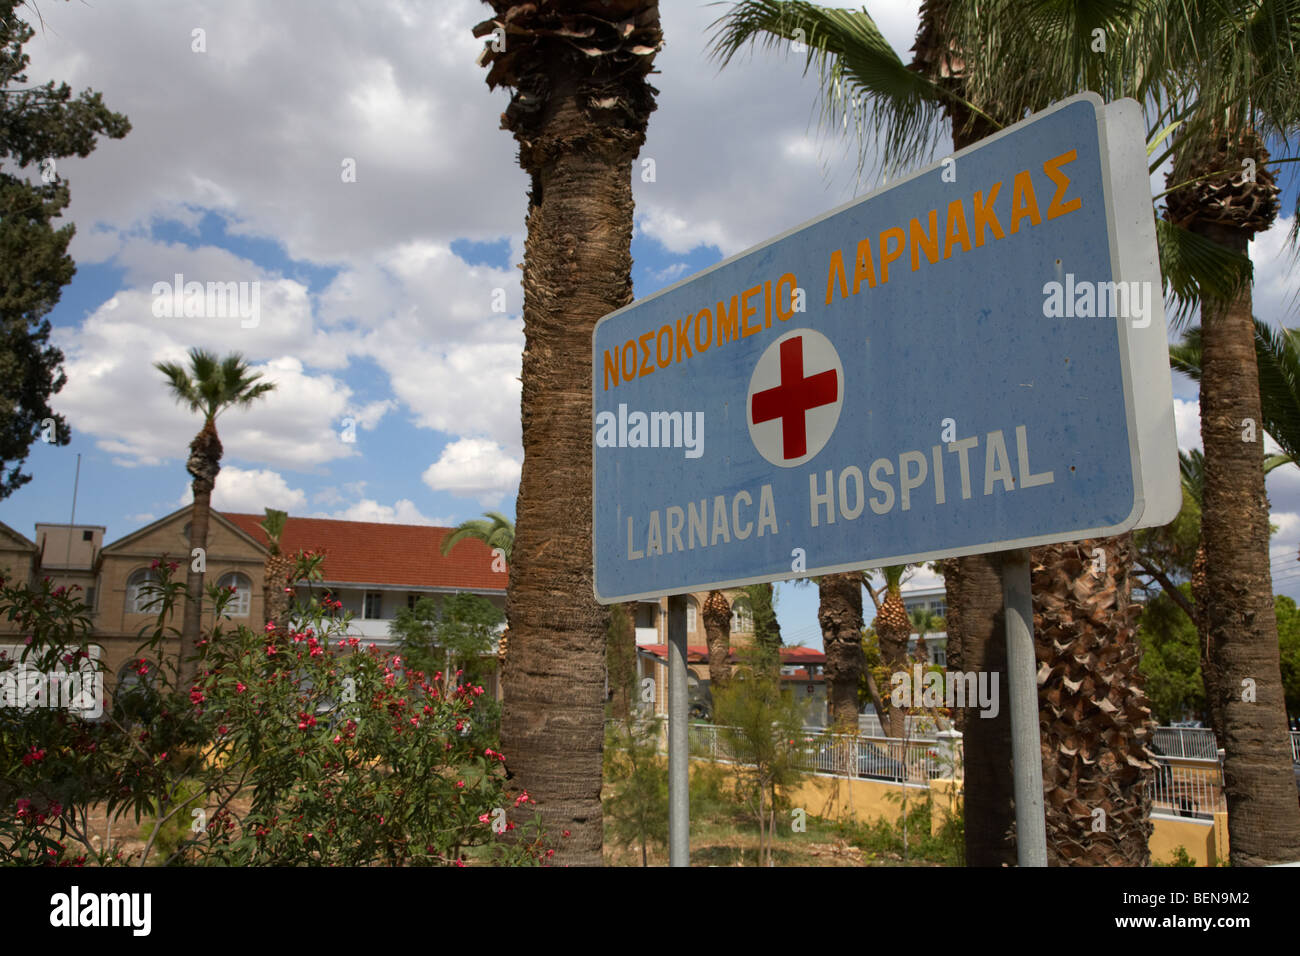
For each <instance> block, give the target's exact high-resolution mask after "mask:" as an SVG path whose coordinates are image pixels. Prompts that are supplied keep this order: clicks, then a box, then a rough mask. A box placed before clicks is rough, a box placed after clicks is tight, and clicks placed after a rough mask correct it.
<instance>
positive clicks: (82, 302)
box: [0, 0, 1300, 646]
mask: <svg viewBox="0 0 1300 956" xmlns="http://www.w3.org/2000/svg"><path fill="white" fill-rule="evenodd" d="M38 5H39V7H40V10H41V14H42V15H43V17H44V21H45V22H44V27H43V28H38V34H37V36H36V37H35V38H34V39H33V40H32V41H31V42H30V43H29V44H28V46H27V51H28V53H29V54H30V55H31V57H32V66H31V69H30V71H29V75H30V78H31V79H32V80H34V81H36V82H37V83H41V82H44V81H46V80H48V79H55V80H60V81H63V80H66V81H67V82H68V83H70V84H71V85H72V87H73V89H74V90H81V89H84V88H86V87H90V88H93V89H95V90H98V91H101V92H102V93H103V94H104V99H105V102H106V103H107V104H108V105H109V106H110V108H112V109H115V110H118V111H121V112H124V113H126V114H127V115H128V117H129V118H130V120H131V123H132V125H133V130H132V132H131V133H130V134H129V135H128V136H127V137H126V138H125V139H123V140H120V141H102V142H101V144H100V146H99V148H98V149H97V150H96V151H95V152H94V153H93V154H92V155H91V156H90V157H88V158H86V159H76V158H73V159H68V160H62V161H60V162H59V164H58V173H59V175H60V176H61V177H63V178H64V179H66V180H67V181H68V182H69V183H70V185H71V190H72V204H71V207H70V209H69V211H68V214H67V218H68V219H69V220H70V221H72V222H74V223H75V224H76V227H77V235H76V237H75V239H74V240H73V243H72V246H71V253H72V255H73V257H74V259H75V260H76V262H77V275H76V278H75V279H74V280H73V282H72V284H71V285H70V286H69V287H67V288H66V289H65V290H64V294H63V299H62V301H61V302H60V304H59V306H58V307H57V308H56V309H55V311H54V312H53V313H52V315H51V317H50V318H51V321H52V323H53V324H54V326H55V328H56V331H55V341H56V343H57V345H58V346H59V347H60V348H61V349H63V351H64V353H65V363H64V368H65V370H66V373H67V378H68V383H67V385H66V386H65V387H64V389H63V390H62V392H60V393H59V394H58V395H57V396H55V398H54V400H53V405H54V407H55V409H56V410H57V411H59V412H60V413H62V414H63V415H65V416H66V417H67V419H68V421H69V423H70V425H71V427H72V431H73V441H72V444H71V445H70V446H67V447H62V448H53V447H49V446H43V445H40V444H38V445H37V446H35V447H34V448H33V451H32V454H31V457H30V458H29V459H28V462H27V465H26V468H25V470H27V471H29V472H30V473H31V474H33V475H34V480H33V481H32V482H31V483H30V484H29V485H27V486H26V487H25V488H23V489H22V490H20V491H19V492H17V493H16V494H14V495H13V496H12V497H10V498H9V499H6V500H5V501H3V502H0V520H2V521H4V522H5V523H7V524H9V525H11V526H13V527H15V528H17V529H18V530H20V531H22V532H24V533H25V534H28V535H31V534H32V533H33V529H32V525H33V523H34V522H35V521H66V520H68V516H69V511H70V508H71V504H72V491H73V479H74V472H75V467H76V458H77V454H78V453H80V454H81V456H82V460H81V480H80V492H79V495H78V498H77V512H76V514H77V520H78V521H79V522H86V523H93V524H102V525H106V526H107V528H108V533H107V540H110V541H111V540H113V539H116V538H118V537H121V536H122V535H124V534H127V533H129V532H130V531H132V530H134V529H136V528H138V527H140V526H141V525H142V524H145V523H147V522H149V521H150V520H152V519H155V518H158V517H161V516H162V515H165V514H167V513H169V512H171V511H173V510H175V509H176V508H178V507H180V506H181V505H183V504H185V503H187V502H188V501H189V490H188V476H187V475H186V473H185V467H184V457H185V453H186V446H187V444H188V442H189V440H190V439H191V438H192V437H193V435H194V433H195V431H196V430H197V427H198V424H199V423H198V422H197V420H196V418H195V417H194V416H193V415H191V414H190V413H189V412H187V411H186V410H185V409H183V408H181V407H179V406H177V405H176V404H175V403H174V402H172V400H171V399H170V398H169V397H168V394H167V392H166V391H165V389H164V388H163V384H162V379H161V376H160V375H159V373H158V372H157V371H155V370H154V369H153V367H152V363H153V362H155V361H160V360H175V361H181V360H183V359H184V357H185V352H186V350H187V349H188V348H190V347H192V346H195V345H198V346H202V347H204V348H208V349H211V350H214V351H217V352H219V353H222V354H224V353H226V352H230V351H239V352H242V353H243V354H244V355H245V356H246V358H247V359H248V360H249V361H250V362H251V363H252V364H253V366H254V367H255V369H256V370H257V371H260V372H262V373H263V374H264V375H265V376H266V378H268V379H272V380H274V381H275V382H276V385H277V388H276V390H275V392H273V393H272V394H270V395H269V396H268V397H267V398H266V399H265V400H263V401H261V402H259V404H258V406H257V407H256V410H255V411H230V412H227V413H226V414H225V415H223V416H222V418H221V419H220V420H219V427H220V432H221V438H222V442H223V444H224V446H225V458H224V460H223V468H222V472H221V476H220V479H219V480H218V483H217V488H216V492H215V496H214V504H215V506H216V507H217V508H220V509H223V510H234V511H251V512H260V511H261V510H262V508H264V507H279V508H283V509H286V510H288V511H289V512H290V513H291V514H294V515H316V516H321V517H337V518H349V519H358V520H370V521H390V522H402V523H433V524H454V523H457V522H459V521H461V520H463V519H465V518H469V517H474V516H476V515H478V514H479V513H480V512H482V511H483V510H484V509H488V508H491V509H499V510H501V511H504V512H505V513H507V514H513V510H514V499H515V493H516V488H517V483H518V477H519V463H520V459H521V457H522V450H521V446H520V426H519V382H518V379H517V376H518V374H519V367H520V352H521V349H522V346H523V333H522V321H521V318H520V309H521V306H522V299H521V295H522V293H521V289H520V283H519V275H520V273H519V271H518V269H517V268H515V264H516V263H518V262H520V261H521V260H522V246H523V226H524V213H525V202H526V200H525V192H526V180H525V177H524V175H523V174H522V173H521V172H520V171H519V169H518V167H517V166H516V164H515V146H514V142H513V140H512V138H511V137H510V135H509V134H508V133H506V132H504V131H502V130H501V129H500V128H499V116H500V113H501V111H502V110H503V109H504V107H505V105H506V102H507V93H506V92H505V91H503V90H499V89H498V90H496V91H489V90H488V89H487V86H486V84H485V83H484V81H483V77H484V71H483V70H482V69H481V68H480V67H478V66H477V65H476V64H475V59H476V57H477V55H478V52H479V50H480V49H481V47H482V44H481V42H480V41H476V40H474V38H473V37H472V35H471V33H470V28H471V27H472V26H473V25H474V24H475V23H477V22H479V21H480V20H482V19H485V18H486V16H487V11H488V8H487V7H486V6H485V5H484V4H482V3H479V2H477V0H437V2H436V3H420V2H415V0H391V2H374V3H367V4H364V5H358V4H350V3H337V2H332V0H310V2H306V0H304V2H299V0H276V2H266V0H263V2H259V3H254V2H252V0H207V2H204V0H173V2H169V3H166V4H158V3H145V2H141V0H116V2H113V3H109V2H108V0H78V2H76V3H57V2H52V0H46V2H43V3H39V4H38ZM662 8H663V10H662V15H663V27H664V33H665V37H666V46H665V48H664V50H663V51H662V52H661V53H660V54H659V56H658V58H657V61H656V62H657V66H658V68H659V70H660V71H661V72H660V74H658V75H657V76H655V77H653V78H652V79H653V82H654V84H655V86H657V87H658V88H659V90H660V95H659V98H658V104H659V106H658V110H657V111H656V112H655V113H654V114H653V115H652V117H651V121H650V129H649V135H648V140H647V143H646V146H645V148H644V150H643V152H642V157H646V158H652V159H654V160H655V171H656V175H655V179H654V181H653V182H643V181H641V177H639V176H636V177H633V188H634V192H635V199H636V234H635V237H634V239H633V245H632V252H633V257H634V259H635V266H634V270H633V278H634V281H635V286H636V294H637V296H638V297H639V296H644V295H647V294H649V293H651V292H654V291H655V290H657V289H659V288H661V287H663V286H665V285H667V284H670V283H672V282H674V281H676V280H678V279H680V278H681V277H682V276H684V275H689V274H690V273H692V272H695V271H697V270H699V269H701V268H704V267H706V266H709V265H712V264H713V263H715V262H717V261H719V260H720V259H722V258H724V257H727V256H730V255H733V254H735V253H737V252H739V251H741V250H743V249H745V248H747V247H749V246H751V245H754V244H756V243H758V242H760V241H762V240H764V239H766V238H768V237H770V236H772V235H775V234H778V233H781V232H784V231H785V230H787V229H789V228H790V227H791V226H793V225H796V224H798V223H800V222H802V221H804V220H806V219H809V218H811V217H813V216H814V215H817V214H819V213H821V212H823V211H825V210H827V209H830V208H832V207H834V206H836V205H839V204H840V203H842V202H844V201H846V200H848V199H850V198H852V197H853V196H855V195H859V194H862V193H865V192H868V191H870V190H871V189H872V188H874V187H875V186H876V185H877V184H876V183H875V182H873V181H870V180H862V181H859V180H858V179H857V177H856V176H855V166H856V162H855V157H854V155H853V153H852V152H851V151H850V150H849V149H847V148H846V145H845V143H844V142H843V141H842V140H841V139H839V138H838V137H837V136H835V135H833V134H832V135H830V136H827V135H825V134H823V133H821V132H820V131H819V129H818V125H817V119H818V111H817V104H816V97H817V85H816V82H815V80H814V79H813V78H805V77H803V76H802V68H801V64H802V58H800V57H797V56H793V55H790V54H788V53H785V52H755V53H753V54H752V55H745V56H743V57H742V58H740V59H739V60H738V61H737V62H735V63H733V64H732V65H731V66H730V67H728V68H727V69H726V70H725V71H719V69H718V67H717V65H716V63H714V62H712V61H711V60H710V59H709V57H708V55H707V52H706V47H707V45H708V42H709V37H710V35H711V31H710V30H709V24H710V23H711V22H712V21H713V20H714V19H715V18H716V17H717V16H718V15H719V14H720V12H721V10H722V9H723V8H720V7H718V6H714V5H708V4H698V3H696V2H694V0H669V2H665V3H663V4H662ZM870 8H871V9H872V12H873V14H875V15H876V16H877V20H878V22H879V24H880V26H881V28H882V30H883V31H884V33H885V35H886V37H887V38H888V39H889V41H890V42H891V43H892V44H893V45H894V47H895V49H897V50H898V51H899V52H900V54H901V55H902V56H903V57H904V59H907V58H908V56H909V55H908V53H907V50H908V48H909V47H910V46H911V42H912V37H913V35H914V32H915V27H916V8H917V3H916V2H912V0H886V2H883V3H874V4H871V5H870ZM195 31H202V33H201V34H197V37H199V38H200V39H201V41H202V42H201V43H200V42H199V39H196V32H195ZM200 46H201V47H202V50H199V49H196V48H197V47H200ZM351 171H355V176H351V175H349V173H350V172H351ZM349 179H354V180H355V181H346V180H349ZM1160 188H1163V187H1160ZM1286 200H1287V201H1286V204H1285V205H1284V208H1286V209H1290V208H1291V207H1292V205H1293V201H1294V200H1293V194H1290V193H1289V194H1288V195H1287V197H1286ZM1289 226H1290V221H1289V220H1279V222H1278V224H1277V226H1276V227H1275V228H1274V229H1273V230H1272V231H1271V232H1269V233H1267V234H1264V235H1262V236H1261V237H1259V239H1258V241H1257V242H1256V243H1255V245H1254V249H1253V254H1254V257H1255V262H1256V269H1257V273H1258V280H1257V284H1256V291H1255V295H1256V299H1255V301H1256V312H1257V314H1259V315H1260V316H1261V317H1264V318H1267V319H1269V320H1270V321H1274V322H1279V321H1281V320H1282V318H1283V317H1284V315H1285V308H1286V306H1287V305H1288V304H1291V303H1293V296H1294V290H1295V288H1296V286H1295V284H1294V281H1293V280H1290V279H1289V277H1288V265H1289V257H1288V256H1287V255H1286V254H1285V252H1284V250H1283V239H1284V235H1285V232H1286V230H1287V229H1288V228H1289ZM177 274H180V275H182V276H183V277H184V281H187V282H188V281H199V282H258V283H260V286H259V289H260V295H259V307H260V309H259V314H258V318H257V323H256V325H255V326H254V325H252V323H251V321H249V320H245V319H241V317H240V316H239V315H238V314H235V313H232V314H230V315H229V316H228V317H226V318H211V317H209V318H196V317H191V318H185V317H184V316H183V315H176V316H167V315H157V314H156V311H157V310H156V309H155V308H154V303H155V296H154V294H153V288H154V285H155V283H159V282H166V283H169V284H170V283H172V282H173V281H174V276H176V275H177ZM502 309H504V310H503V311H502ZM1287 321H1288V323H1289V324H1292V325H1294V324H1297V320H1296V318H1295V317H1294V315H1293V316H1292V317H1290V318H1289V319H1287ZM250 326H251V327H250ZM935 371H936V373H937V372H938V371H939V370H935ZM918 387H922V388H924V387H926V386H925V383H924V381H920V382H918ZM1175 394H1176V396H1177V399H1178V422H1179V440H1180V444H1181V445H1183V447H1188V448H1191V447H1199V444H1200V438H1199V423H1198V420H1197V411H1196V390H1195V387H1194V386H1193V385H1192V384H1191V383H1189V382H1186V381H1176V382H1175ZM1269 492H1270V497H1271V502H1272V505H1273V508H1274V513H1273V521H1274V523H1275V524H1276V525H1278V526H1279V529H1280V530H1279V532H1278V534H1277V535H1276V536H1275V538H1274V541H1273V549H1272V550H1273V553H1274V555H1273V556H1274V573H1275V575H1276V576H1277V584H1278V588H1277V589H1278V590H1279V591H1282V592H1284V593H1292V594H1300V564H1297V563H1296V560H1295V557H1296V551H1297V546H1298V545H1300V469H1297V468H1290V467H1288V468H1284V469H1279V470H1278V471H1276V472H1274V474H1273V476H1271V477H1270V479H1269ZM1293 569H1294V570H1293ZM925 578H926V576H925V575H924V574H921V575H920V576H918V577H917V578H916V581H915V583H917V584H923V583H925ZM780 591H781V594H780V616H781V622H782V626H783V631H784V634H785V637H786V639H787V641H791V640H793V641H803V642H804V643H807V644H809V645H810V646H820V634H819V632H818V628H817V623H816V592H815V589H814V588H802V589H794V588H791V587H786V586H782V587H781V588H780Z"/></svg>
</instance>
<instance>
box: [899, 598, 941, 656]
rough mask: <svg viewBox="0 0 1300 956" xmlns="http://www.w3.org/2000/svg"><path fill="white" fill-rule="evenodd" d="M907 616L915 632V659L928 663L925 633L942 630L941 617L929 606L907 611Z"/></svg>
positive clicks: (928, 654)
mask: <svg viewBox="0 0 1300 956" xmlns="http://www.w3.org/2000/svg"><path fill="white" fill-rule="evenodd" d="M907 617H908V620H910V621H911V622H912V630H913V631H915V632H916V651H915V656H916V659H917V660H918V661H920V662H921V663H923V664H928V663H930V650H929V648H927V647H926V644H925V635H927V634H933V633H934V632H935V631H939V630H942V629H943V626H944V621H943V618H941V617H940V616H939V615H938V614H935V613H934V612H933V611H931V610H930V609H929V608H924V607H918V608H916V609H915V610H913V611H911V612H909V613H908V615H907Z"/></svg>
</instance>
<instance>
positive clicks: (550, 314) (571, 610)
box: [474, 0, 663, 865]
mask: <svg viewBox="0 0 1300 956" xmlns="http://www.w3.org/2000/svg"><path fill="white" fill-rule="evenodd" d="M490 6H491V7H492V10H493V18H492V19H490V20H487V21H484V22H483V23H480V24H478V26H476V27H475V28H474V35H475V36H477V37H488V36H491V37H492V42H489V43H488V44H487V45H485V47H484V50H483V53H482V55H481V57H480V60H479V62H480V63H481V64H484V65H486V66H487V67H488V68H489V71H488V74H487V83H488V86H489V87H491V88H495V87H498V86H505V87H509V88H511V89H512V91H513V92H512V94H511V97H510V103H509V105H508V106H507V107H506V110H505V112H504V114H503V115H502V118H501V123H502V126H503V127H504V128H505V129H508V130H509V131H510V132H512V133H513V134H514V137H515V140H516V141H517V143H518V144H519V165H520V167H521V168H522V169H523V170H524V172H526V173H527V174H528V176H529V178H530V181H531V188H530V191H529V197H528V217H527V223H528V236H527V239H526V241H525V246H524V270H523V288H524V301H523V318H524V339H525V348H524V354H523V370H522V374H521V380H522V382H523V397H522V403H521V404H522V409H521V411H522V419H523V446H524V461H523V472H522V475H521V477H520V483H519V499H518V502H517V505H516V508H515V515H516V520H517V522H518V539H519V545H520V557H519V560H518V561H517V562H514V563H513V564H512V567H511V569H510V570H511V573H510V584H509V590H508V592H507V600H506V613H507V615H508V618H509V627H510V635H511V641H510V645H511V646H510V657H511V664H510V666H509V667H508V668H507V669H506V671H505V673H504V674H503V675H502V676H503V695H504V700H505V704H504V710H503V716H502V722H501V743H502V749H503V750H504V751H505V753H506V755H507V757H508V760H509V763H508V767H509V770H510V775H511V786H512V787H516V788H525V787H526V788H527V790H528V793H529V795H530V796H531V797H532V798H533V799H535V800H536V801H537V809H538V810H539V811H540V813H541V816H542V820H543V822H544V824H545V825H546V827H547V828H548V829H549V830H550V831H551V832H554V833H558V832H560V831H561V830H568V831H570V834H571V836H570V837H569V838H568V839H566V840H563V841H562V842H561V844H560V849H559V851H558V852H557V857H556V859H557V861H562V862H564V863H570V864H577V865H584V864H585V865H597V864H599V863H600V862H601V831H602V823H601V806H600V787H601V748H602V744H603V741H604V726H603V721H604V682H605V660H604V653H605V629H606V622H607V619H608V614H607V612H606V610H605V609H604V608H603V607H601V606H600V605H599V604H597V603H596V601H595V597H594V591H593V586H592V562H591V556H592V547H591V441H592V435H591V427H590V426H591V402H592V398H591V381H592V376H591V334H592V330H593V328H594V327H595V324H596V322H597V320H599V319H600V318H601V317H602V316H605V315H607V314H608V313H610V312H612V311H614V310H615V309H618V308H621V307H622V306H624V305H627V304H628V303H629V302H630V301H631V300H632V280H631V268H632V257H631V242H632V182H631V172H632V163H633V161H634V160H635V159H636V156H637V153H638V152H639V150H640V148H641V145H642V143H644V141H645V131H646V126H647V124H648V122H649V117H650V113H651V112H652V111H653V110H654V108H655V102H654V96H655V92H656V91H655V89H654V87H652V86H651V85H650V84H649V82H647V79H646V78H647V75H648V74H649V73H650V72H651V70H652V69H653V67H654V56H655V53H656V52H657V51H658V50H659V48H660V46H661V45H662V43H663V34H662V32H661V30H660V26H659V7H658V3H657V0H555V2H551V3H545V4H519V3H516V2H514V0H491V3H490ZM502 41H503V42H502Z"/></svg>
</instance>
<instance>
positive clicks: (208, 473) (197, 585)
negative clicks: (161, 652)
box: [177, 418, 222, 691]
mask: <svg viewBox="0 0 1300 956" xmlns="http://www.w3.org/2000/svg"><path fill="white" fill-rule="evenodd" d="M221 452H222V448H221V439H220V438H218V437H217V426H216V423H215V422H214V421H213V420H212V419H211V418H209V419H208V420H207V421H205V422H204V423H203V430H202V431H200V432H199V433H198V434H197V435H195V436H194V440H193V441H192V442H190V457H189V459H188V460H187V461H186V463H185V470H186V471H188V472H189V473H190V476H191V477H192V478H193V479H194V480H193V482H192V483H191V487H192V488H193V491H194V506H193V509H192V511H191V517H190V554H189V571H188V572H187V575H186V579H185V586H186V595H187V597H186V601H185V615H184V617H183V618H182V623H181V642H180V651H179V654H180V667H179V670H178V681H177V683H178V687H179V689H180V690H182V691H188V690H189V688H190V687H191V686H192V685H193V684H194V681H195V678H196V677H197V676H198V660H197V656H198V652H199V633H200V630H201V625H202V621H203V577H204V569H205V568H206V564H207V551H208V521H209V517H210V515H211V514H212V489H213V487H214V486H215V485H216V482H217V474H218V472H220V471H221ZM195 549H199V555H198V556H196V555H195V553H194V551H195Z"/></svg>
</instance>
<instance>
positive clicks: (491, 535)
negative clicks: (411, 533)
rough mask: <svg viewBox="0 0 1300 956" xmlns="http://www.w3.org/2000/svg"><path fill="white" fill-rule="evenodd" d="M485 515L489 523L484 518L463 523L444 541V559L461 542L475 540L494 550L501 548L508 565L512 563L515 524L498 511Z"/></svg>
mask: <svg viewBox="0 0 1300 956" xmlns="http://www.w3.org/2000/svg"><path fill="white" fill-rule="evenodd" d="M483 513H484V514H485V515H487V517H488V520H487V521H484V520H483V519H482V518H471V519H470V520H468V521H462V522H461V523H460V524H459V525H457V526H456V529H455V530H454V531H452V533H451V534H449V535H447V537H445V538H443V539H442V554H443V557H446V556H447V555H449V554H451V549H452V548H454V547H456V545H457V544H459V543H460V542H461V541H464V540H465V539H466V538H473V539H475V540H477V541H482V542H483V543H484V544H486V545H487V546H488V547H489V548H492V549H493V550H495V549H497V548H500V549H501V551H502V553H503V554H504V555H505V559H506V564H509V563H510V555H511V553H512V552H513V551H514V547H515V523H514V522H513V521H511V520H510V519H509V518H507V517H506V516H505V515H503V514H501V513H499V512H496V511H485V512H483Z"/></svg>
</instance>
